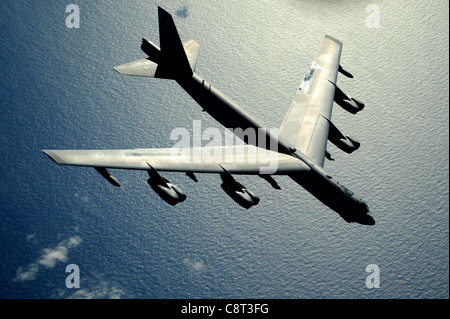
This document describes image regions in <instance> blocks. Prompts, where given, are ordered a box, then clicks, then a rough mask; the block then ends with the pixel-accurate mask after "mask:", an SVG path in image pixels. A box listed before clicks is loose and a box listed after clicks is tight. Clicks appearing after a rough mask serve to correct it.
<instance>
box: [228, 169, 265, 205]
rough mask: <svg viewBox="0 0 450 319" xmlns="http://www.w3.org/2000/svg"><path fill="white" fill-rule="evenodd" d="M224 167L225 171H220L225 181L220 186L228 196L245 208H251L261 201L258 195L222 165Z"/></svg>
mask: <svg viewBox="0 0 450 319" xmlns="http://www.w3.org/2000/svg"><path fill="white" fill-rule="evenodd" d="M221 167H222V166H221ZM222 169H223V173H220V177H221V178H222V181H223V183H222V184H221V185H220V186H221V187H222V189H223V190H224V191H225V193H227V195H228V196H230V197H231V198H232V199H233V200H234V201H235V202H236V203H238V204H239V205H241V206H242V207H244V208H245V209H249V208H250V207H252V206H254V205H257V204H258V203H259V197H258V196H256V195H255V194H253V193H252V192H251V191H250V190H248V189H247V188H245V187H244V186H243V185H242V184H241V183H239V182H237V181H236V180H235V179H234V177H233V176H232V175H231V174H230V172H228V171H227V170H226V169H225V168H223V167H222Z"/></svg>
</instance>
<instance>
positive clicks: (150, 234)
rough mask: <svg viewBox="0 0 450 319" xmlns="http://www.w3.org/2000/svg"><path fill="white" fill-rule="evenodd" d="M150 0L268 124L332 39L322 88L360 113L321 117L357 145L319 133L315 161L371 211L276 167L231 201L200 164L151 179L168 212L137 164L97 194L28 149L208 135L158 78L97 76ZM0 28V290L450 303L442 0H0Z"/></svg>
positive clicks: (160, 143)
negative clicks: (311, 188)
mask: <svg viewBox="0 0 450 319" xmlns="http://www.w3.org/2000/svg"><path fill="white" fill-rule="evenodd" d="M70 4H75V5H77V6H78V8H79V17H80V20H79V28H68V27H67V25H66V18H67V17H68V16H69V15H70V14H71V11H70V10H69V12H66V8H67V7H68V6H69V5H70ZM158 5H160V6H162V7H163V8H164V9H166V10H167V11H168V12H170V13H171V14H172V15H173V17H174V20H175V23H176V25H177V28H178V31H179V34H180V37H181V39H182V40H183V41H184V40H189V39H194V40H196V41H197V42H198V43H199V44H200V52H199V56H198V60H197V68H196V72H197V73H198V74H199V75H201V76H202V77H203V78H205V79H206V80H208V81H209V82H211V83H212V84H213V85H214V86H215V87H216V88H217V89H219V90H220V91H222V92H223V93H224V94H226V95H227V96H229V97H230V98H231V99H232V100H234V101H235V102H236V103H238V104H239V105H241V106H242V107H243V108H244V109H245V110H247V111H248V112H249V113H251V114H252V115H253V116H255V118H257V119H259V120H260V121H261V122H263V123H265V124H266V125H267V126H268V127H274V128H276V127H279V125H280V124H281V121H282V120H283V117H284V115H285V113H286V112H287V110H288V108H289V105H290V102H291V100H292V99H293V97H294V95H295V92H296V90H297V88H298V85H299V84H300V82H301V80H302V78H303V76H304V74H305V73H306V72H307V71H308V68H309V66H310V65H311V62H312V60H313V59H314V57H315V55H316V53H317V51H318V49H319V47H320V44H321V42H322V39H323V37H324V36H325V35H326V34H329V35H331V36H333V37H335V38H338V39H339V40H341V41H342V42H343V51H342V56H341V64H342V66H343V67H344V68H345V69H347V70H349V71H350V72H351V73H353V75H354V78H353V79H349V78H346V77H344V76H342V75H341V76H339V79H338V85H339V86H340V88H341V89H342V90H343V91H344V92H346V93H347V94H348V95H350V96H354V97H356V98H358V99H360V100H362V101H363V102H364V103H365V104H366V108H365V109H364V110H363V111H362V112H360V113H358V114H357V115H351V114H349V113H347V112H345V111H344V110H343V109H341V108H339V106H335V108H334V110H333V117H332V120H333V122H334V123H335V125H336V126H337V127H338V128H339V129H340V130H341V131H342V132H343V133H344V134H346V135H347V134H348V135H350V136H352V137H354V138H355V139H357V140H359V141H360V142H361V148H360V149H359V150H358V151H356V152H355V153H353V154H351V155H348V154H346V153H343V152H341V151H340V150H338V149H337V148H336V147H334V146H333V145H329V146H328V149H329V151H330V153H331V154H332V156H333V157H334V158H335V161H333V162H330V161H327V162H326V164H325V168H326V169H327V171H329V172H330V173H331V174H332V175H333V176H334V177H335V178H336V179H337V180H339V181H341V182H342V183H343V184H345V185H346V186H347V187H348V188H350V189H352V190H353V191H355V192H357V193H358V194H359V195H361V196H362V198H363V199H364V200H365V201H366V202H367V203H368V204H369V206H370V209H371V214H372V215H373V217H374V218H375V220H376V225H374V226H372V227H368V226H364V225H359V224H348V223H347V222H345V221H344V220H343V219H342V218H341V217H340V216H339V215H338V214H336V213H335V212H333V211H332V210H330V209H328V208H327V207H326V206H324V205H323V204H322V203H321V202H319V201H318V200H316V199H315V198H314V197H313V196H312V195H310V194H309V193H308V192H307V191H306V190H304V189H303V188H301V187H300V186H299V185H297V184H296V183H294V182H293V181H292V180H291V179H289V178H288V177H285V176H280V177H275V179H276V180H277V182H278V184H279V185H280V186H281V190H275V189H273V188H272V187H271V186H270V185H269V184H268V183H267V182H266V181H264V180H262V179H261V178H259V177H256V176H239V177H237V179H238V180H239V181H240V182H241V183H242V184H244V185H245V186H247V187H248V188H249V189H250V190H252V191H253V192H254V193H256V194H257V195H258V196H259V197H260V198H261V202H260V203H259V205H257V206H255V207H253V208H251V209H249V210H245V209H243V208H241V207H240V206H238V205H237V204H236V203H235V202H234V201H233V200H232V199H230V198H229V197H228V196H227V195H226V193H224V192H223V191H222V189H221V187H220V183H221V180H220V177H219V176H217V175H212V174H204V175H197V177H198V179H199V182H198V183H194V182H193V181H192V180H190V179H189V178H188V177H187V176H186V175H184V174H182V173H165V174H164V176H166V177H167V178H169V179H170V180H171V181H172V182H174V183H175V184H177V185H179V186H180V187H181V188H183V189H184V190H185V191H186V193H187V195H188V198H187V200H186V201H185V202H183V203H181V204H179V205H176V206H174V207H171V206H169V205H167V204H166V203H165V202H163V201H162V200H161V199H160V198H159V197H158V196H157V195H156V194H155V193H154V192H153V191H152V189H151V188H149V187H148V185H147V183H146V180H147V178H148V175H147V173H146V172H143V171H124V170H112V173H113V174H114V176H116V177H117V179H118V180H119V181H120V182H121V185H122V187H120V188H114V187H113V186H111V185H110V184H109V183H108V182H107V181H105V180H104V179H103V178H102V177H101V176H100V175H99V174H98V173H97V172H95V170H93V169H92V168H82V167H69V166H59V165H56V164H55V163H54V162H53V161H51V160H50V159H49V158H47V157H46V156H45V154H44V153H42V152H41V150H42V149H124V148H156V147H171V146H173V145H174V143H175V141H172V140H170V133H171V131H172V130H173V129H175V128H180V127H181V128H187V129H188V130H191V129H192V125H193V121H194V120H201V123H202V127H203V128H207V127H217V128H219V129H222V127H221V126H220V124H218V123H217V122H215V121H214V120H213V119H212V118H211V117H210V116H209V115H208V114H207V113H205V112H202V110H201V108H200V107H199V106H198V105H197V104H196V102H195V101H193V100H192V99H191V98H190V97H189V96H188V95H187V94H186V93H185V92H184V91H183V90H182V89H181V88H180V87H179V86H178V85H177V84H176V83H175V82H173V81H170V80H160V79H149V78H137V77H126V76H121V75H120V74H118V73H117V72H115V71H114V70H113V67H114V66H116V65H119V64H123V63H126V62H130V61H134V60H137V59H141V58H144V57H146V55H145V54H144V53H143V52H142V51H141V50H140V44H141V38H142V37H146V38H148V39H150V40H152V41H154V42H155V43H157V44H158V43H159V33H158V20H157V7H158ZM72 22H73V21H72ZM0 39H1V46H0V65H1V68H0V69H1V73H0V79H1V80H0V101H1V108H0V145H1V153H0V205H1V206H0V213H1V216H0V298H2V299H9V298H20V299H22V298H24V299H28V298H30V299H34V298H39V299H47V298H105V299H106V298H123V299H134V298H136V299H141V298H152V299H159V298H174V299H178V298H200V299H201V298H275V299H310V298H314V299H316V298H349V299H360V298H364V299H365V298H368V299H372V298H374V299H375V298H376V299H379V298H381V299H391V298H407V299H441V298H449V2H448V1H446V0H441V1H406V0H401V1H386V0H377V1H356V0H354V1H352V0H347V1H325V0H322V1H298V0H283V1H271V0H263V1H246V2H243V1H234V0H227V1H218V0H211V1H189V0H182V1H171V0H169V1H147V0H146V1H143V0H139V1H137V0H131V1H126V2H123V1H120V2H119V1H76V0H67V1H51V2H49V3H45V4H44V2H42V1H24V0H14V1H12V0H6V1H3V2H2V9H1V11H0ZM72 264H75V265H77V266H78V269H79V272H78V274H79V278H80V281H79V288H68V287H67V283H66V280H67V279H68V277H69V276H70V275H71V274H72V273H70V271H69V272H66V267H67V266H68V265H72ZM373 265H375V266H376V267H375V268H374V266H373ZM368 266H369V267H368ZM366 269H367V270H368V271H366ZM374 269H377V271H374ZM378 279H379V280H378ZM375 282H377V283H378V284H379V285H377V287H373V286H374V283H375ZM369 287H372V288H369Z"/></svg>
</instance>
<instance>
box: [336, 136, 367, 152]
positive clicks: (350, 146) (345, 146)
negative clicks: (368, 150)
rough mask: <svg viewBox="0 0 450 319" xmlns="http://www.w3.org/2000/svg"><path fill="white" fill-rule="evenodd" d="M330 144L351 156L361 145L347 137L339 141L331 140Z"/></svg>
mask: <svg viewBox="0 0 450 319" xmlns="http://www.w3.org/2000/svg"><path fill="white" fill-rule="evenodd" d="M331 142H332V143H333V144H334V145H336V146H337V147H338V148H340V149H341V150H342V151H344V152H346V153H348V154H351V153H353V152H354V151H356V150H357V149H358V148H359V147H360V146H361V143H359V142H358V141H356V140H354V139H352V138H351V137H349V136H346V137H344V138H341V139H336V140H331Z"/></svg>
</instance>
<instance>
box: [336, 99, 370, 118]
mask: <svg viewBox="0 0 450 319" xmlns="http://www.w3.org/2000/svg"><path fill="white" fill-rule="evenodd" d="M334 101H335V102H336V103H337V104H338V105H339V106H340V107H342V108H343V109H344V110H346V111H347V112H349V113H352V114H356V113H358V112H359V111H361V110H362V109H364V103H362V102H360V101H359V100H357V99H355V98H353V97H352V98H350V99H335V100H334Z"/></svg>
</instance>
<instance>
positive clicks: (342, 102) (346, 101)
mask: <svg viewBox="0 0 450 319" xmlns="http://www.w3.org/2000/svg"><path fill="white" fill-rule="evenodd" d="M328 82H330V83H331V84H333V85H334V87H335V90H334V102H336V103H337V104H338V105H339V106H340V107H342V108H343V109H344V110H346V111H347V112H349V113H352V114H356V113H358V112H359V111H361V110H362V109H364V103H362V102H361V101H359V100H357V99H355V98H353V97H349V96H348V95H347V94H345V93H344V92H343V91H342V90H341V89H340V88H339V87H338V86H337V85H336V84H335V83H333V82H331V81H330V80H328Z"/></svg>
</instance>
